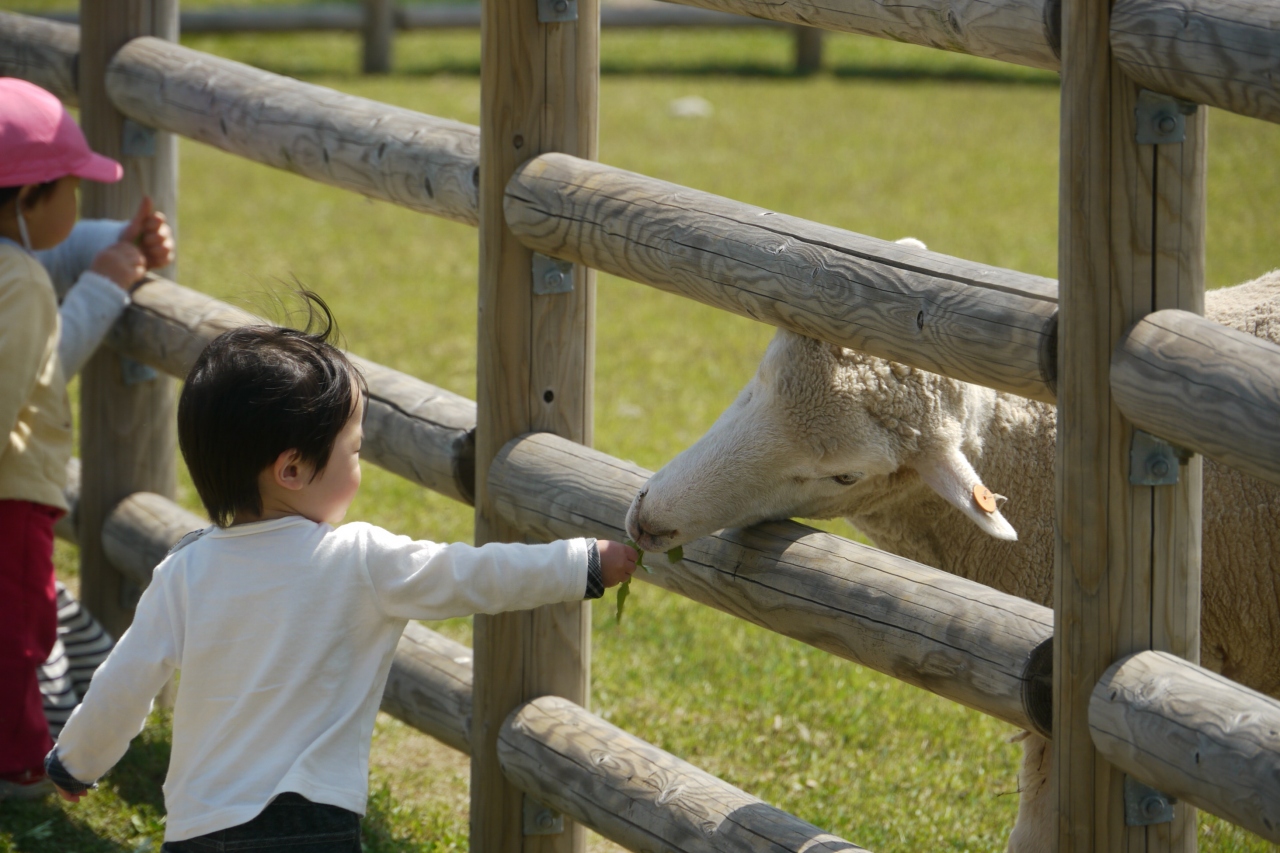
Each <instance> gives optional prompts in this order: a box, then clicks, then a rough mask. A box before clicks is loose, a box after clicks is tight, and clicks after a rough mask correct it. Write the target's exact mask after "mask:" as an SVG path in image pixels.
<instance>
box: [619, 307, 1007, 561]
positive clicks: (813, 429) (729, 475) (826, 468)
mask: <svg viewBox="0 0 1280 853" xmlns="http://www.w3.org/2000/svg"><path fill="white" fill-rule="evenodd" d="M975 394H976V395H978V396H977V397H975V396H974V395H975ZM979 399H985V398H983V397H982V396H981V390H980V389H974V388H973V387H972V386H966V385H964V384H963V383H958V382H953V381H951V380H947V379H944V378H943V377H940V376H936V375H934V374H931V373H926V372H924V371H919V370H914V369H912V368H909V367H906V366H904V365H900V364H895V363H892V362H888V361H885V360H883V359H879V358H874V357H872V356H867V355H863V354H860V353H857V352H855V351H853V350H847V349H843V348H841V347H835V346H832V345H830V344H826V343H823V342H821V341H816V340H813V339H812V338H806V337H803V336H801V335H797V334H794V333H792V332H788V331H785V330H779V332H778V333H777V335H776V336H775V337H774V339H773V341H772V342H771V343H770V344H769V348H768V350H767V351H766V352H765V356H764V359H763V360H762V361H761V363H760V367H759V369H758V370H757V372H756V375H755V377H754V378H753V379H752V380H751V382H750V383H748V384H747V387H746V388H744V389H743V391H742V392H741V393H740V394H739V395H738V398H737V400H735V401H734V403H733V404H732V405H731V406H730V407H729V408H728V409H726V410H725V411H724V413H722V414H721V415H720V417H719V418H718V419H717V420H716V422H715V423H714V424H713V425H712V426H711V429H710V430H708V431H707V433H706V435H704V436H703V437H702V438H700V439H698V441H697V442H696V443H694V444H693V446H691V447H689V448H688V449H687V450H685V451H684V452H683V453H681V454H679V455H678V456H676V458H675V459H673V460H671V462H669V463H667V465H665V466H664V467H663V468H662V470H660V471H658V473H656V474H654V475H653V477H652V478H651V479H650V480H649V482H648V483H647V484H646V485H645V486H644V488H642V489H641V490H640V492H639V493H638V494H637V495H636V497H635V499H634V500H633V501H632V504H631V508H630V510H629V511H628V513H627V531H628V533H629V535H630V536H631V537H632V538H633V539H635V541H636V542H637V543H638V544H639V545H640V547H641V548H643V549H644V550H646V551H665V550H668V549H670V548H674V547H675V546H677V545H683V544H684V543H686V542H688V541H690V540H693V539H696V538H698V537H700V536H705V535H707V534H709V533H713V532H715V531H716V530H720V529H722V528H726V527H743V526H746V525H750V524H755V523H756V522H759V521H765V520H768V519H779V518H790V517H793V516H798V517H803V518H834V517H836V516H847V515H852V514H854V513H855V512H856V508H857V506H858V505H859V504H860V503H862V502H863V501H865V500H867V499H868V498H871V497H874V496H875V495H877V494H879V493H881V492H882V491H883V490H885V489H886V488H888V487H889V484H890V483H891V482H892V481H893V480H894V478H895V477H901V476H902V475H903V473H904V471H905V469H913V470H914V471H915V472H916V473H917V474H919V475H920V477H921V479H923V480H924V481H925V482H926V483H928V484H929V485H930V486H931V487H932V488H933V489H934V490H935V491H937V492H938V493H939V494H941V495H942V496H943V497H945V498H947V499H948V500H949V501H951V502H952V503H953V504H956V505H957V506H959V507H960V508H961V509H962V511H966V514H969V515H970V517H972V518H974V521H975V522H977V523H978V524H980V525H981V526H983V528H984V529H986V530H987V531H988V532H989V533H991V534H992V535H993V536H997V537H999V538H1002V539H1015V538H1017V536H1016V534H1015V533H1014V532H1013V529H1012V527H1010V526H1009V524H1008V522H1006V521H1005V520H1004V519H1003V517H1001V516H1000V514H999V512H998V511H996V512H994V513H988V512H986V511H984V510H981V509H980V508H978V507H975V506H973V503H974V497H973V492H972V490H973V488H974V485H975V484H978V483H979V480H978V476H977V474H976V473H975V472H974V470H973V467H972V466H971V465H970V464H969V462H968V460H967V458H966V457H965V455H964V453H963V451H962V450H961V445H962V444H963V443H964V441H965V439H966V436H965V430H964V425H963V424H964V413H965V411H966V407H968V408H969V409H971V408H972V407H973V406H974V405H975V402H977V401H978V400H979ZM966 490H968V493H967V494H966Z"/></svg>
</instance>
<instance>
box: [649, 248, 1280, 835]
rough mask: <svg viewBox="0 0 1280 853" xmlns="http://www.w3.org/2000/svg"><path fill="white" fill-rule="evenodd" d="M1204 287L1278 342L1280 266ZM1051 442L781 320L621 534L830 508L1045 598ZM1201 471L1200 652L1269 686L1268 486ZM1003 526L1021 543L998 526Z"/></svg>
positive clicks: (982, 398)
mask: <svg viewBox="0 0 1280 853" xmlns="http://www.w3.org/2000/svg"><path fill="white" fill-rule="evenodd" d="M1206 296H1207V298H1206V316H1208V317H1209V318H1210V319H1212V320H1215V321H1216V322H1219V323H1222V324H1224V325H1227V326H1231V327H1233V328H1236V329H1240V330H1243V331H1246V332H1248V333H1250V334H1253V335H1256V336H1258V337H1262V338H1266V339H1268V340H1271V341H1275V342H1280V270H1277V271H1274V272H1272V273H1268V274H1267V275H1265V276H1263V277H1262V278H1260V279H1257V280H1255V281H1253V282H1249V283H1247V284H1242V285H1239V286H1237V287H1233V288H1228V289H1225V290H1220V291H1214V292H1211V293H1209V294H1207V295H1206ZM1055 436H1056V412H1055V409H1054V407H1053V406H1051V405H1047V404H1043V403H1037V402H1033V401H1030V400H1026V399H1023V398H1021V397H1016V396H1013V395H1008V394H1002V393H997V392H995V391H992V390H990V389H985V388H979V387H977V386H972V385H966V384H965V383H961V382H957V381H954V380H950V379H946V378H943V377H941V376H937V375H935V374H930V373H925V372H923V371H918V370H913V369H910V368H907V367H904V366H902V365H897V364H891V363H889V362H886V361H883V360H881V359H877V358H874V357H871V356H866V355H862V354H859V353H855V352H852V351H850V350H842V349H840V348H838V347H832V346H830V345H828V344H824V343H821V342H818V341H815V340H812V339H809V338H804V337H801V336H799V335H795V334H792V333H789V332H785V331H779V333H778V335H777V336H776V337H775V339H774V341H773V343H771V344H770V346H769V350H768V352H767V353H766V355H765V358H764V360H763V361H762V362H761V365H760V369H759V371H758V373H757V375H756V377H755V378H754V379H753V380H752V381H751V383H750V384H748V386H747V388H746V389H744V391H743V393H742V394H741V395H740V396H739V398H738V400H737V401H735V403H734V404H733V405H732V406H731V407H730V408H729V409H728V410H727V411H726V412H725V413H724V414H722V415H721V417H720V419H719V420H717V421H716V423H715V425H713V426H712V428H711V430H710V431H708V433H707V434H706V435H705V436H703V437H702V438H701V439H699V441H698V442H697V443H695V444H694V445H693V446H692V447H690V448H689V449H688V450H686V451H685V452H684V453H682V454H680V456H678V457H676V459H674V460H672V461H671V462H670V463H668V465H666V466H664V468H663V469H662V470H661V471H659V472H658V473H657V474H655V475H654V477H653V478H652V479H651V480H650V482H649V484H648V485H646V486H645V488H644V489H643V490H642V491H641V493H640V494H639V495H637V497H636V500H635V502H634V503H633V504H632V507H631V512H630V513H629V514H628V518H627V522H628V530H629V532H630V534H631V536H632V537H633V538H635V539H636V541H637V542H639V543H640V545H641V546H642V547H644V548H645V549H646V550H655V551H657V550H666V549H668V548H671V547H674V546H675V545H678V544H683V543H684V542H687V541H689V540H691V539H694V538H697V537H698V536H702V535H706V534H708V533H711V532H713V531H715V530H718V529H720V528H724V527H738V526H743V525H746V524H752V523H755V522H757V521H761V520H764V519H769V518H785V517H791V516H801V517H809V518H831V517H836V516H843V517H844V518H846V519H848V520H849V521H850V522H851V523H852V524H853V525H854V526H855V527H857V528H858V529H860V530H861V531H862V532H864V533H865V534H866V535H867V536H868V537H869V538H870V539H871V540H872V541H873V542H874V543H875V544H876V545H877V546H878V547H880V548H883V549H885V550H887V551H892V552H893V553H896V554H900V555H902V556H905V557H908V558H911V559H913V560H917V561H919V562H922V563H926V564H928V565H931V566H936V567H938V568H941V569H943V570H945V571H948V572H952V573H954V574H957V575H961V576H963V577H965V578H969V579H971V580H975V581H977V582H979V583H982V584H986V585H988V586H991V587H994V588H996V589H999V590H1001V591H1003V592H1007V593H1010V594H1013V595H1018V596H1021V597H1024V598H1028V599H1030V600H1032V601H1036V602H1039V603H1041V604H1045V605H1051V598H1052V584H1053V541H1054V540H1053V523H1054V522H1053V520H1054V463H1055V448H1054V443H1055ZM841 472H843V473H841ZM1204 472H1205V473H1204V536H1203V547H1202V554H1203V561H1202V562H1203V565H1202V588H1203V605H1202V618H1201V639H1202V642H1201V662H1202V664H1203V665H1204V666H1207V667H1209V668H1212V669H1215V670H1217V671H1220V672H1222V673H1224V674H1225V675H1227V676H1228V677H1229V678H1231V679H1233V680H1235V681H1239V682H1241V683H1243V684H1245V685H1247V686H1249V687H1252V688H1254V689H1255V690H1259V691H1262V692H1264V693H1267V694H1270V695H1272V696H1280V487H1277V486H1273V485H1270V484H1266V483H1262V482H1260V481H1257V480H1255V479H1253V478H1250V477H1247V476H1245V475H1243V474H1240V473H1238V472H1236V471H1234V470H1232V469H1230V468H1227V467H1225V466H1221V465H1217V464H1215V463H1213V462H1212V461H1206V463H1205V466H1204ZM854 475H859V476H857V477H856V482H854V483H853V484H849V483H848V481H849V480H853V479H855V476H854ZM979 482H980V483H982V484H985V485H986V486H988V487H990V488H991V489H992V490H994V491H996V492H1001V493H1003V494H1006V495H1008V496H1009V498H1008V501H1007V503H1005V504H1004V505H1003V506H1002V507H1001V508H1000V510H999V511H998V512H995V513H990V514H986V513H982V512H981V511H978V510H975V509H973V507H972V500H971V497H970V491H969V490H971V489H972V488H973V486H974V485H975V484H977V483H979ZM1005 521H1007V522H1008V524H1011V525H1012V528H1013V529H1014V530H1016V531H1017V541H1008V540H1007V538H996V537H1003V536H1005V530H1006V528H1007V525H1004V522H1005ZM979 525H982V526H979ZM1002 525H1004V526H1002ZM1046 746H1047V745H1046V742H1045V741H1044V740H1043V739H1041V738H1039V737H1037V736H1029V737H1028V738H1027V739H1026V740H1025V742H1024V761H1023V767H1022V771H1021V778H1020V783H1021V784H1020V788H1021V790H1022V792H1023V793H1022V798H1021V802H1020V804H1019V813H1018V825H1017V826H1016V827H1015V829H1014V832H1013V834H1012V836H1011V838H1010V848H1011V849H1015V850H1020V851H1039V850H1048V849H1049V845H1050V837H1051V833H1052V826H1053V824H1052V820H1053V816H1052V814H1051V811H1052V804H1051V803H1049V802H1048V801H1049V799H1050V798H1049V797H1047V796H1042V795H1043V794H1044V793H1045V792H1046V791H1047V790H1048V786H1047V784H1046V783H1047V780H1048V774H1049V766H1050V763H1051V756H1050V752H1049V751H1048V750H1047V749H1046Z"/></svg>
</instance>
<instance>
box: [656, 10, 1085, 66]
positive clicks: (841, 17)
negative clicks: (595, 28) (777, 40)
mask: <svg viewBox="0 0 1280 853" xmlns="http://www.w3.org/2000/svg"><path fill="white" fill-rule="evenodd" d="M680 2H682V3H685V4H686V5H689V6H701V7H702V8H704V9H716V10H718V11H721V12H733V13H734V14H737V15H750V16H752V17H755V18H766V19H768V20H771V21H783V22H785V23H788V24H804V25H806V26H810V27H820V28H822V29H824V30H834V31H836V32H846V33H861V34H863V35H868V36H878V37H879V38H887V39H892V40H893V41H902V42H907V43H908V44H918V45H923V46H925V47H936V48H940V49H942V50H951V51H956V52H958V53H968V54H972V55H974V56H982V57H986V58H987V59H999V60H1003V61H1005V62H1012V63H1015V64H1017V65H1027V66H1030V67H1032V68H1044V69H1047V70H1049V71H1057V70H1058V66H1059V61H1058V57H1059V56H1060V54H1061V49H1060V46H1059V36H1058V34H1059V16H1060V3H1058V2H1056V0H1002V2H999V3H977V2H968V0H922V2H915V3H885V2H881V0H836V1H835V2H816V0H773V1H772V2H765V0H680Z"/></svg>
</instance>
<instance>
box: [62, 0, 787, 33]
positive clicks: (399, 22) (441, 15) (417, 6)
mask: <svg viewBox="0 0 1280 853" xmlns="http://www.w3.org/2000/svg"><path fill="white" fill-rule="evenodd" d="M39 17H40V18H41V19H47V20H50V21H58V22H62V23H65V24H71V23H76V22H77V21H79V19H80V15H79V14H78V13H76V12H54V13H49V14H42V15H40V16H39ZM364 17H365V13H364V10H363V9H361V8H360V7H359V6H350V5H333V4H313V5H307V6H279V7H262V8H245V9H234V8H228V9H183V10H182V12H181V30H182V33H183V35H188V34H192V33H247V32H254V33H274V32H325V31H329V32H332V31H343V32H355V31H358V30H360V29H361V28H362V27H363V26H364V23H365V20H364ZM392 25H393V26H394V27H395V28H396V29H400V30H447V29H478V28H479V26H480V4H479V3H444V4H434V3H408V4H405V5H401V6H397V7H396V8H395V11H394V14H393V15H392ZM782 25H783V24H782V23H781V22H778V21H766V20H762V19H760V18H749V17H745V16H743V15H733V14H730V13H728V12H715V11H712V10H710V9H699V8H696V7H694V6H678V5H676V4H674V3H667V2H661V1H660V0H631V2H627V3H620V4H619V3H610V4H608V5H605V6H602V7H601V8H600V26H602V27H778V26H782Z"/></svg>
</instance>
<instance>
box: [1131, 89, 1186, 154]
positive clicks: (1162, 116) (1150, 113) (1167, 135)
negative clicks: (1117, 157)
mask: <svg viewBox="0 0 1280 853" xmlns="http://www.w3.org/2000/svg"><path fill="white" fill-rule="evenodd" d="M1195 111H1196V105H1195V104H1193V103H1191V102H1190V101H1184V100H1182V99H1181V98H1175V97H1173V96H1172V95H1161V94H1160V93H1159V92H1152V91H1151V90H1150V89H1143V90H1142V91H1141V92H1139V93H1138V106H1137V107H1135V108H1134V110H1133V114H1134V118H1135V119H1136V120H1137V125H1138V128H1137V132H1136V133H1135V134H1134V136H1135V138H1136V141H1137V143H1138V144H1139V145H1173V144H1176V143H1179V142H1183V141H1185V140H1186V138H1187V119H1186V117H1187V116H1189V115H1194V114H1195Z"/></svg>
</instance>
